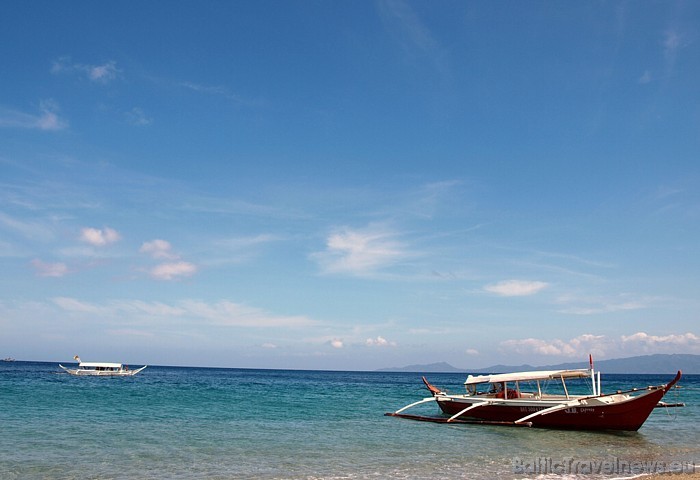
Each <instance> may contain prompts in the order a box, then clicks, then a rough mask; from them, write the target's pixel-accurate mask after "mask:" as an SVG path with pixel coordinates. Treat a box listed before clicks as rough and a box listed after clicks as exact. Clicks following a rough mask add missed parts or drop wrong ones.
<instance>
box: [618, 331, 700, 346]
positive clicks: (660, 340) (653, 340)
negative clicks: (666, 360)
mask: <svg viewBox="0 0 700 480" xmlns="http://www.w3.org/2000/svg"><path fill="white" fill-rule="evenodd" d="M622 342H623V343H627V344H638V345H643V346H645V347H648V348H653V347H659V346H696V347H697V346H700V337H698V336H697V335H695V334H694V333H690V332H688V333H684V334H671V335H649V334H648V333H646V332H637V333H635V334H632V335H629V336H624V335H623V336H622Z"/></svg>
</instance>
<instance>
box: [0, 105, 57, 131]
mask: <svg viewBox="0 0 700 480" xmlns="http://www.w3.org/2000/svg"><path fill="white" fill-rule="evenodd" d="M57 112H58V106H57V105H56V104H55V103H54V102H52V101H44V102H41V105H40V113H39V114H37V115H33V114H30V113H24V112H19V111H17V110H11V109H7V108H3V107H0V127H6V128H28V129H36V130H46V131H52V130H63V129H65V128H67V127H68V122H67V121H65V120H64V119H62V118H60V117H59V116H58V113H57Z"/></svg>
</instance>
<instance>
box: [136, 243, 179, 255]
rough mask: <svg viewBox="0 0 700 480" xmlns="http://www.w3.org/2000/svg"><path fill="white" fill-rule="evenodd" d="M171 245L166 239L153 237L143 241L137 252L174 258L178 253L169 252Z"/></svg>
mask: <svg viewBox="0 0 700 480" xmlns="http://www.w3.org/2000/svg"><path fill="white" fill-rule="evenodd" d="M171 250H172V245H170V242H168V241H166V240H160V239H155V240H151V241H150V242H144V243H143V245H141V248H140V249H139V252H141V253H145V254H147V255H150V256H152V257H153V258H161V259H162V258H165V259H170V260H172V259H176V258H179V257H178V255H176V254H174V253H172V252H171Z"/></svg>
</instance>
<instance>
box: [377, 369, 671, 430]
mask: <svg viewBox="0 0 700 480" xmlns="http://www.w3.org/2000/svg"><path fill="white" fill-rule="evenodd" d="M680 378H681V371H680V370H679V371H678V373H677V374H676V377H675V378H674V379H673V380H671V381H670V382H669V383H667V384H665V385H658V386H649V387H646V388H642V389H638V388H634V389H632V390H628V391H624V392H623V391H617V392H615V393H603V392H602V390H601V386H600V372H596V371H595V370H594V369H593V362H592V361H591V365H590V368H588V369H578V370H545V371H535V372H517V373H504V374H497V375H478V376H472V375H469V376H468V377H467V380H466V382H464V384H465V386H466V390H467V391H466V393H465V394H448V393H446V392H443V391H442V390H440V389H439V388H437V387H435V386H433V385H431V384H430V383H429V382H428V381H427V380H426V379H425V377H423V382H424V383H425V385H426V386H427V387H428V390H430V393H431V394H432V397H428V398H424V399H422V400H420V401H418V402H415V403H412V404H410V405H407V406H405V407H403V408H401V409H399V410H397V411H395V412H393V413H387V414H386V415H388V416H393V417H401V418H409V419H412V420H422V421H431V422H438V423H480V424H491V425H511V426H528V427H540V428H560V429H570V430H629V431H636V430H638V429H639V428H640V427H641V426H642V424H643V423H644V422H645V421H646V419H647V418H648V417H649V415H650V414H651V412H652V411H653V410H654V408H656V407H679V406H683V404H682V403H674V404H668V403H664V402H662V401H661V399H662V398H663V396H664V395H665V394H666V392H668V391H669V390H670V389H671V388H673V386H674V385H675V384H676V383H677V382H678V381H679V380H680ZM575 379H584V380H589V382H587V383H589V387H590V390H591V392H590V394H583V395H581V394H577V395H574V394H571V393H569V392H570V390H575V388H574V389H572V388H571V385H567V380H575ZM552 381H554V382H556V383H557V384H559V385H560V388H559V389H558V391H557V392H556V393H552V394H548V393H546V392H545V390H544V389H543V384H547V385H549V383H551V382H552ZM526 385H530V388H529V389H527V388H526ZM546 390H548V389H546ZM428 402H437V404H438V406H439V407H440V409H441V410H442V412H443V414H445V415H444V416H442V417H427V416H419V415H409V414H405V413H403V412H404V411H406V410H407V409H409V408H412V407H414V406H416V405H420V404H423V403H428Z"/></svg>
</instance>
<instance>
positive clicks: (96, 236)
mask: <svg viewBox="0 0 700 480" xmlns="http://www.w3.org/2000/svg"><path fill="white" fill-rule="evenodd" d="M120 238H121V236H120V235H119V233H118V232H117V231H116V230H114V229H112V228H109V227H107V228H105V229H104V230H100V229H98V228H90V227H85V228H83V229H82V230H81V231H80V240H82V241H83V242H85V243H89V244H90V245H94V246H96V247H103V246H105V245H108V244H110V243H114V242H116V241H118V240H119V239H120Z"/></svg>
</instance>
